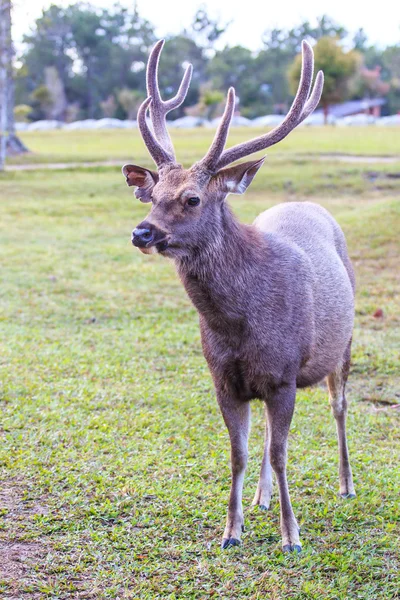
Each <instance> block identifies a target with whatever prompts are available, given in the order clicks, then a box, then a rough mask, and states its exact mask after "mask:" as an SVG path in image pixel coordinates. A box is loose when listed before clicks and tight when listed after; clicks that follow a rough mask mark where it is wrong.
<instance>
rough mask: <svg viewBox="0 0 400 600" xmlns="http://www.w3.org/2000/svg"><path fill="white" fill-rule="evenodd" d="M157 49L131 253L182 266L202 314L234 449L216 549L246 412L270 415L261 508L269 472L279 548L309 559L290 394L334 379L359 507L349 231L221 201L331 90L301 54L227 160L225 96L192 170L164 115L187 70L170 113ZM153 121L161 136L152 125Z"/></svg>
mask: <svg viewBox="0 0 400 600" xmlns="http://www.w3.org/2000/svg"><path fill="white" fill-rule="evenodd" d="M162 47H163V41H159V42H158V43H157V44H156V46H155V47H154V49H153V51H152V53H151V55H150V58H149V62H148V67H147V89H148V94H149V97H148V98H147V99H146V100H145V101H144V103H143V104H142V106H141V107H140V109H139V112H138V125H139V128H140V132H141V135H142V137H143V139H144V141H145V144H146V146H147V148H148V150H149V151H150V154H151V156H152V157H153V159H154V161H155V163H156V165H157V167H158V170H157V171H151V170H149V169H145V168H142V167H139V166H136V165H125V166H124V167H123V169H122V171H123V174H124V175H125V177H126V181H127V183H128V185H129V186H136V188H137V190H136V196H137V197H138V198H140V200H141V201H142V202H149V203H150V202H151V203H152V206H151V211H150V213H149V215H148V216H147V217H146V219H145V220H144V221H143V222H142V223H140V225H138V226H137V227H136V229H134V231H133V233H132V243H133V244H134V246H137V247H138V248H139V249H140V250H141V251H142V252H144V253H146V254H150V253H158V254H161V255H162V256H166V257H169V258H172V259H173V260H174V261H175V264H176V268H177V271H178V274H179V276H180V278H181V280H182V282H183V285H184V286H185V288H186V291H187V293H188V295H189V297H190V298H191V300H192V302H193V304H194V306H195V307H196V309H197V310H198V312H199V318H200V329H201V338H202V346H203V351H204V355H205V358H206V360H207V362H208V365H209V368H210V371H211V374H212V377H213V380H214V384H215V389H216V394H217V399H218V403H219V406H220V409H221V412H222V415H223V418H224V420H225V423H226V426H227V428H228V431H229V436H230V441H231V467H232V485H231V492H230V498H229V507H228V515H227V521H226V527H225V532H224V534H223V539H222V547H223V548H226V547H228V546H235V545H238V544H239V543H240V537H241V533H242V530H243V509H242V488H243V480H244V474H245V469H246V463H247V439H248V433H249V426H250V400H252V399H254V398H258V399H261V400H262V401H264V403H265V409H266V422H267V424H266V433H265V449H264V457H263V460H262V466H261V473H260V479H259V482H258V486H257V491H256V494H255V497H254V500H253V505H259V506H260V508H262V509H267V508H268V507H269V504H270V500H271V493H272V470H273V471H274V472H275V475H276V479H277V483H278V488H279V497H280V507H281V530H282V546H283V550H284V551H295V552H299V551H300V550H301V545H300V540H299V527H298V525H297V522H296V519H295V516H294V514H293V510H292V506H291V502H290V497H289V490H288V484H287V479H286V456H287V439H288V432H289V427H290V422H291V419H292V415H293V409H294V403H295V396H296V388H297V387H299V388H303V387H306V386H310V385H313V384H316V383H318V382H319V381H321V380H322V379H323V378H326V379H327V382H328V388H329V399H330V403H331V406H332V411H333V414H334V417H335V419H336V424H337V434H338V443H339V478H340V494H341V496H342V497H345V498H348V497H354V495H355V494H354V487H353V480H352V474H351V468H350V463H349V457H348V451H347V442H346V429H345V423H346V412H347V405H346V399H345V385H346V380H347V376H348V371H349V361H350V345H351V337H352V329H353V315H354V275H353V270H352V266H351V263H350V260H349V257H348V254H347V248H346V241H345V238H344V235H343V232H342V230H341V229H340V227H339V225H338V224H337V223H336V221H335V220H334V219H333V217H332V216H331V215H330V214H329V213H328V212H327V211H326V210H325V209H324V208H322V207H321V206H318V205H316V204H312V203H311V202H302V203H300V202H293V203H286V204H280V205H278V206H275V207H273V208H271V209H269V210H267V211H265V212H263V213H262V214H261V215H259V216H258V217H257V219H256V220H255V222H254V223H253V225H251V226H248V225H243V224H241V223H239V222H238V220H237V219H236V218H235V216H234V215H233V214H232V212H231V210H230V208H229V206H228V204H227V202H226V197H227V195H228V194H230V193H231V194H243V193H244V192H245V191H246V189H247V187H248V186H249V185H250V183H251V181H252V180H253V178H254V176H255V175H256V173H257V171H258V169H259V168H260V167H261V165H262V164H263V162H264V158H261V159H258V160H254V161H250V162H244V163H242V164H237V165H235V166H231V167H228V168H226V167H227V165H229V164H230V163H232V162H234V161H236V160H238V159H240V158H243V157H245V156H247V155H248V154H252V153H253V152H257V151H258V150H262V149H264V148H267V147H268V146H272V145H273V144H276V143H277V142H279V141H280V140H282V139H283V138H284V137H286V136H287V135H288V133H290V131H292V129H294V128H295V127H296V126H297V125H299V123H301V122H302V121H303V120H304V119H305V118H306V117H307V116H308V115H310V114H311V113H312V112H313V110H314V109H315V107H316V106H317V104H318V102H319V100H320V96H321V92H322V87H323V74H322V73H321V72H319V73H318V75H317V77H316V81H315V85H314V89H313V90H312V92H311V93H310V91H311V83H312V77H313V52H312V49H311V47H310V46H309V45H308V44H307V43H306V42H303V46H302V52H303V66H302V74H301V79H300V84H299V89H298V91H297V95H296V97H295V100H294V101H293V104H292V107H291V108H290V110H289V113H288V114H287V116H286V118H285V119H284V120H283V121H282V123H281V124H280V125H279V126H278V127H276V128H275V129H273V130H272V131H270V132H269V133H266V134H265V135H261V136H260V137H257V138H255V139H253V140H250V141H248V142H244V143H241V144H238V145H236V146H233V147H232V148H229V149H228V150H225V149H224V148H225V142H226V139H227V135H228V130H229V125H230V121H231V117H232V114H233V111H234V105H235V92H234V90H233V89H232V88H230V90H229V92H228V97H227V103H226V108H225V112H224V115H223V117H222V119H221V123H220V125H219V127H218V129H217V132H216V134H215V137H214V140H213V142H212V144H211V146H210V149H209V150H208V152H207V154H206V156H205V157H204V158H203V159H202V160H201V161H200V162H197V163H196V164H194V165H193V166H192V167H191V168H190V169H184V168H183V167H182V166H181V165H180V164H178V163H177V162H176V159H175V153H174V148H173V145H172V143H171V139H170V137H169V134H168V131H167V126H166V118H165V117H166V114H167V113H168V112H169V111H171V110H172V109H174V108H176V107H177V106H179V105H180V104H182V102H183V101H184V99H185V96H186V93H187V90H188V86H189V83H190V78H191V66H189V67H188V68H187V70H186V73H185V75H184V77H183V81H182V84H181V86H180V88H179V91H178V93H177V95H176V96H175V97H174V98H172V99H170V100H167V101H163V100H162V99H161V96H160V92H159V88H158V85H157V70H158V62H159V57H160V53H161V50H162ZM148 109H150V117H151V120H152V125H153V131H152V130H151V129H150V128H149V125H148V123H147V121H146V113H147V110H148Z"/></svg>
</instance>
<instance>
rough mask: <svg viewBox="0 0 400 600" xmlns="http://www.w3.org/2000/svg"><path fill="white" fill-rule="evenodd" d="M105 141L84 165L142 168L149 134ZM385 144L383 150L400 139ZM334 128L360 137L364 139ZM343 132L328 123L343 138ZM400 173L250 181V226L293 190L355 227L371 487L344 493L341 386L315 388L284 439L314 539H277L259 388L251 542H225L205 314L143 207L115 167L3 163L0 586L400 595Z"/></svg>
mask: <svg viewBox="0 0 400 600" xmlns="http://www.w3.org/2000/svg"><path fill="white" fill-rule="evenodd" d="M371 130H372V129H371ZM303 131H304V134H303ZM303 131H301V132H299V136H303V135H305V132H306V130H303ZM307 131H310V130H307ZM333 131H334V135H336V133H337V130H333ZM348 133H349V131H348V130H346V131H345V134H346V135H347V134H348ZM351 133H352V134H354V130H351ZM386 134H387V138H390V135H389V132H386ZM77 135H78V134H74V136H72V137H71V139H75V140H76V137H75V136H77ZM79 135H82V138H81V139H82V140H83V139H85V136H87V135H88V134H86V133H85V134H79ZM208 135H210V133H208ZM312 135H319V133H317V132H316V131H314V130H313V133H312ZM47 136H48V137H47V138H46V137H45V135H44V134H35V136H33V134H32V136H31V137H30V139H29V140H28V138H25V141H28V143H30V142H31V146H32V148H33V147H34V145H35V144H37V146H35V147H36V148H39V146H40V147H41V149H42V152H43V155H46V156H47V159H48V160H50V159H51V158H52V160H54V161H56V160H57V161H58V160H60V159H59V158H58V156H62V155H63V156H67V155H68V153H70V155H71V156H75V158H76V155H77V152H78V151H77V149H76V148H74V147H73V145H72V144H71V145H69V146H68V145H67V147H65V148H64V147H62V144H61V140H66V139H67V136H66V134H65V137H63V136H64V134H59V133H55V134H54V135H53V134H47ZM96 136H97V137H95V136H94V135H88V138H87V146H86V147H85V149H82V150H79V153H80V152H81V154H80V156H81V158H82V159H84V160H95V159H96V160H98V159H99V158H100V157H102V158H109V157H110V156H114V157H115V156H116V157H117V158H121V162H124V161H125V160H127V159H131V160H135V162H136V156H135V144H136V147H137V148H139V143H138V142H137V140H136V142H135V136H134V135H132V136H131V135H130V134H129V132H123V134H121V132H112V135H111V133H110V136H108V135H106V134H105V135H104V137H103V132H97V134H96ZM178 137H179V136H178ZM328 137H329V136H328ZM293 138H294V136H292V138H289V139H292V142H290V143H291V144H292V143H293V144H297V143H298V138H297V139H296V140H297V141H295V139H293ZM387 138H386V137H385V139H384V140H382V141H381V153H386V152H388V153H390V152H395V151H397V150H396V149H395V144H394V141H393V139H387ZM46 139H47V142H46ZM96 140H97V142H96ZM106 140H108V141H109V146H107V142H106ZM184 140H185V145H183V144H184ZM190 140H191V141H192V138H190ZM304 140H305V142H304V143H305V144H306V146H307V145H308V146H309V148H308V150H307V151H309V152H310V151H316V150H317V148H311V145H312V144H311V142H310V140H308V142H307V140H306V138H304ZM53 142H54V146H52V144H53ZM122 142H123V143H122ZM131 142H132V144H131ZM306 142H307V143H306ZM74 143H76V144H78V142H77V141H76V142H74ZM287 143H288V144H289V140H288V142H287ZM336 143H337V148H340V150H338V151H341V152H344V151H346V152H348V151H350V150H348V149H347V148H350V147H352V148H353V149H354V150H353V151H354V152H357V153H358V152H360V150H356V147H357V144H356V143H355V141H354V140H353V145H351V144H352V141H351V139H350V137H347V138H346V142H344V143H343V145H342V146H341V145H340V144H339V139H338V138H337V140H336ZM369 143H370V149H369V153H371V154H374V155H375V154H377V153H378V149H377V148H375V147H374V145H373V143H372V142H371V140H370V142H369ZM130 144H131V146H132V152H131V151H130ZM180 144H181V146H180V151H181V156H182V155H184V156H186V157H189V156H192V155H194V154H196V157H198V156H199V155H201V152H203V151H204V150H205V148H204V139H203V141H202V143H201V148H200V145H199V147H198V148H196V144H197V142H195V141H194V142H193V144H194V145H193V146H192V145H191V144H190V145H189V143H188V139H187V138H184V136H182V139H180V138H179V143H178V146H179V145H180ZM329 144H330V142H329V139H325V137H322V135H321V138H320V145H322V146H324V147H329V148H330V149H329V150H326V151H329V152H332V151H333V150H332V145H331V146H330V145H329ZM346 144H347V148H346ZM397 144H399V142H398V141H397ZM120 145H121V149H119V146H120ZM360 145H361V144H360ZM383 146H384V147H385V148H384V149H382V147H383ZM299 147H300V145H297V146H296V150H294V152H295V153H298V152H299V149H298V148H299ZM345 148H346V149H345ZM388 148H391V150H390V149H388ZM279 150H281V147H279ZM319 150H321V148H319ZM114 152H115V153H117V154H113V153H114ZM119 152H120V153H119ZM124 152H125V153H126V154H125V155H124ZM140 152H141V154H140V156H139V158H138V160H137V162H144V160H143V159H144V158H145V157H144V152H143V150H140ZM282 152H283V149H282ZM53 153H54V154H53ZM63 153H64V154H63ZM108 153H109V154H110V156H108ZM271 154H272V150H271ZM38 158H39V157H38V156H36V155H35V156H34V157H32V161H33V162H36V161H38ZM75 158H74V160H75ZM139 159H140V160H139ZM146 160H147V162H148V158H147V157H146ZM399 173H400V162H399V163H396V164H393V165H347V164H335V163H313V162H312V161H310V160H309V159H307V157H303V158H301V157H300V158H299V157H295V156H287V157H286V159H285V158H284V157H282V156H281V157H276V158H274V157H271V159H270V160H269V161H268V162H267V163H266V165H265V167H263V169H262V171H261V172H260V173H259V174H258V176H257V178H256V180H255V181H254V185H253V186H252V187H251V188H250V190H249V192H248V193H247V194H246V195H245V196H241V197H235V196H232V197H231V199H230V202H231V204H232V206H233V207H234V209H235V211H236V212H237V214H238V215H239V216H240V218H241V219H243V220H244V221H246V222H250V221H251V220H252V219H253V218H254V217H255V216H256V215H257V214H258V213H259V212H260V211H262V210H264V209H265V208H267V207H269V206H272V205H273V204H275V203H277V202H280V201H285V200H289V201H290V200H294V199H297V200H299V199H300V200H302V199H306V198H307V199H311V200H314V201H316V202H320V203H321V204H323V205H324V206H326V207H327V208H328V209H329V210H330V211H331V212H332V213H333V214H334V215H335V216H336V218H337V219H338V221H339V223H340V224H341V225H342V227H343V229H344V231H345V233H346V236H347V239H348V243H349V249H350V254H351V256H352V258H353V261H354V265H355V269H356V274H357V281H358V290H357V309H356V328H355V334H354V352H353V365H352V371H351V375H350V381H349V388H348V399H349V403H350V409H349V425H348V429H349V443H350V455H351V458H352V465H353V472H354V479H355V485H356V491H357V493H358V496H357V498H356V500H354V501H352V502H350V501H348V502H345V501H342V500H341V499H340V498H338V494H337V490H338V476H337V463H338V457H337V448H336V434H335V425H334V420H333V418H332V416H331V414H330V410H329V408H328V400H327V392H326V390H325V389H324V388H323V387H322V386H321V387H315V388H313V389H309V390H303V391H300V392H299V393H298V398H297V407H296V413H295V417H294V420H293V424H292V428H291V434H290V442H289V444H290V447H289V457H290V460H289V485H290V488H291V495H292V501H293V508H294V511H295V514H296V516H297V517H298V519H299V522H300V523H301V527H302V542H303V544H304V546H303V552H302V554H300V555H296V556H292V555H290V556H287V555H283V554H282V552H281V549H280V535H279V505H278V501H277V493H276V489H275V494H274V500H273V504H272V508H271V511H270V512H268V513H265V512H261V511H258V510H256V509H252V508H251V507H250V503H251V499H252V496H253V494H254V491H255V487H256V483H257V477H258V471H259V467H260V462H261V455H262V436H263V434H262V431H263V417H262V406H261V403H257V402H255V403H253V427H252V434H251V440H250V461H249V469H248V473H247V477H246V482H245V491H244V506H245V522H246V532H245V534H244V535H243V545H242V546H241V547H240V548H237V549H231V550H229V551H228V552H227V551H221V550H220V548H219V543H220V537H221V534H222V531H223V526H224V519H225V511H226V505H227V497H228V492H229V480H230V471H229V444H228V436H227V432H226V430H225V426H224V424H223V421H222V417H221V416H220V414H219V411H218V408H217V405H216V401H215V397H214V392H213V387H212V382H211V377H210V375H209V372H208V370H207V367H206V364H205V360H204V358H203V356H202V353H201V347H200V338H199V331H198V324H197V315H196V312H195V310H194V309H193V308H192V306H191V304H190V302H189V301H188V299H187V297H186V295H185V292H184V290H183V289H182V287H181V285H180V283H179V281H178V279H177V276H176V274H175V271H174V268H173V265H172V264H171V263H169V262H168V261H167V260H165V259H162V258H160V257H153V256H143V255H141V254H140V253H139V252H137V251H134V250H133V249H132V247H131V244H130V231H131V229H132V228H133V226H134V225H135V224H137V223H138V222H139V220H140V219H142V217H143V216H144V215H145V214H146V212H147V210H148V208H147V207H146V206H144V205H142V204H141V203H140V202H139V201H138V200H136V199H135V198H134V197H133V195H132V193H131V191H130V190H128V188H127V187H126V185H125V183H124V180H123V177H122V175H121V173H120V172H119V170H118V169H117V168H92V169H71V170H67V171H35V172H9V173H5V174H2V175H0V206H1V220H0V239H1V243H0V264H1V272H0V273H1V275H0V277H1V280H0V311H1V312H0V356H1V358H0V382H1V383H0V406H1V431H2V444H1V447H0V468H1V471H0V478H1V481H2V484H1V487H0V514H1V516H2V519H1V521H0V597H1V598H4V599H7V598H9V599H11V598H18V600H22V599H27V600H33V599H34V600H42V599H50V598H51V599H56V598H57V599H78V598H79V599H81V598H84V599H92V600H101V599H106V598H107V599H108V598H115V599H117V598H120V599H125V598H127V599H129V598H131V599H139V598H140V599H145V600H152V599H154V598H163V599H164V598H167V599H171V600H172V599H181V598H193V599H194V598H196V599H203V598H224V599H241V598H250V599H258V598H270V599H273V600H286V599H294V600H306V599H313V600H314V599H315V600H320V599H321V598H324V599H325V598H326V599H330V600H348V599H349V598H358V599H360V600H377V599H379V600H381V599H382V600H386V599H392V598H393V599H394V598H398V597H399V591H398V590H399V569H400V548H399V545H400V542H399V539H400V538H399V529H400V528H399V517H400V510H399V459H400V444H399V427H398V425H399V411H398V410H396V409H394V408H392V406H393V405H396V404H399V403H400V373H399V364H400V356H399V342H400V310H399V309H400V307H399V294H400V280H399V250H400V243H399V239H400V179H399V177H398V175H399ZM377 309H382V311H383V318H374V317H373V314H374V312H375V311H376V310H377Z"/></svg>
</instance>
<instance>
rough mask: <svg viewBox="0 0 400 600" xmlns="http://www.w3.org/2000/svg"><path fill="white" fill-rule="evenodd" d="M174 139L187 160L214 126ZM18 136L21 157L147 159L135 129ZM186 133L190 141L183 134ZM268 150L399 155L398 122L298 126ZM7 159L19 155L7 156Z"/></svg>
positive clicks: (245, 132) (254, 132)
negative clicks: (24, 147) (395, 124)
mask: <svg viewBox="0 0 400 600" xmlns="http://www.w3.org/2000/svg"><path fill="white" fill-rule="evenodd" d="M265 131H266V130H265V129H259V130H258V129H252V128H251V129H249V128H236V129H232V131H231V132H230V136H229V144H230V145H233V144H237V143H238V142H240V141H242V140H246V139H249V138H250V137H255V136H258V135H261V134H262V133H264V132H265ZM172 135H173V138H174V144H175V146H176V149H177V152H178V155H179V157H180V160H182V162H183V163H184V164H186V165H189V164H191V163H192V162H194V161H195V160H198V159H199V158H201V156H202V155H203V154H204V153H205V150H206V148H207V145H209V144H210V143H211V140H212V137H213V135H214V131H213V130H211V129H205V128H199V129H193V130H190V131H182V130H173V132H172ZM21 137H22V139H23V140H24V142H25V143H26V145H27V146H28V148H29V149H30V150H31V151H32V152H33V154H28V155H26V156H25V157H24V158H23V159H22V162H26V163H30V162H35V163H37V162H72V161H82V160H84V161H89V162H90V161H92V162H93V161H100V160H121V161H122V162H127V161H129V162H131V161H132V160H134V161H135V162H143V163H144V164H146V163H149V157H148V153H147V151H146V150H145V148H144V145H143V143H142V140H141V138H140V135H139V133H138V130H137V129H133V130H121V129H113V130H101V131H52V132H48V131H45V132H39V131H38V132H26V133H23V134H22V135H21ZM188 139H190V144H188V143H187V140H188ZM267 153H268V156H271V157H274V156H281V155H283V156H284V157H286V156H287V155H293V154H301V155H305V154H316V153H319V154H355V155H360V156H362V155H372V156H377V155H383V156H393V155H394V156H398V157H399V160H400V142H399V128H398V127H393V128H388V127H348V128H343V127H312V128H308V127H300V128H299V129H297V130H295V131H294V132H293V133H292V134H291V135H290V136H289V137H287V138H286V139H285V140H283V141H282V142H281V143H280V144H279V146H276V148H270V149H269V150H268V151H267ZM10 162H11V163H15V162H21V158H16V159H12V158H11V159H10Z"/></svg>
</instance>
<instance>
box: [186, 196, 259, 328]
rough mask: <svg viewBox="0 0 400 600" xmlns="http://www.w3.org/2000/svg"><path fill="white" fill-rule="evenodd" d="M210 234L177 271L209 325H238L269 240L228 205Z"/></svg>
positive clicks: (242, 316)
mask: <svg viewBox="0 0 400 600" xmlns="http://www.w3.org/2000/svg"><path fill="white" fill-rule="evenodd" d="M210 233H211V235H210V238H209V239H208V240H205V243H204V245H203V246H201V247H198V248H196V249H195V250H194V251H193V252H192V253H191V254H190V256H188V257H186V258H185V259H184V260H182V261H180V262H179V263H178V265H177V268H178V273H179V276H180V278H181V280H182V282H183V285H184V286H185V289H186V291H187V293H188V295H189V297H190V299H191V300H192V302H193V304H194V305H195V307H196V308H197V310H198V312H199V313H200V315H201V316H202V317H203V318H204V319H205V321H206V322H207V324H208V325H209V326H210V327H212V328H213V329H215V328H217V329H224V328H226V327H229V326H235V327H238V324H239V323H241V324H243V321H244V320H245V319H246V314H247V310H248V304H249V294H251V290H252V289H253V288H254V286H255V285H257V279H259V274H260V268H261V265H260V263H261V260H262V257H263V254H264V252H263V250H264V249H265V248H266V241H265V239H264V238H263V236H262V234H261V233H260V232H259V231H258V230H257V229H256V228H255V227H252V226H248V225H243V224H241V223H240V222H239V221H238V220H237V219H236V218H235V217H234V215H233V214H232V212H231V210H230V209H229V207H228V206H226V208H225V209H224V210H223V213H222V219H221V222H220V223H219V224H218V226H216V227H215V228H214V230H213V231H212V232H210ZM263 262H264V267H265V261H263ZM258 285H259V281H258Z"/></svg>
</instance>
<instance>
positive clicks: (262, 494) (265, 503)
mask: <svg viewBox="0 0 400 600" xmlns="http://www.w3.org/2000/svg"><path fill="white" fill-rule="evenodd" d="M265 417H266V421H265V444H264V455H263V459H262V463H261V471H260V478H259V480H258V485H257V490H256V493H255V496H254V499H253V502H252V506H259V507H260V508H261V509H262V510H268V509H269V505H270V502H271V496H272V467H271V463H270V460H269V451H268V438H269V436H268V415H267V411H265Z"/></svg>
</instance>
